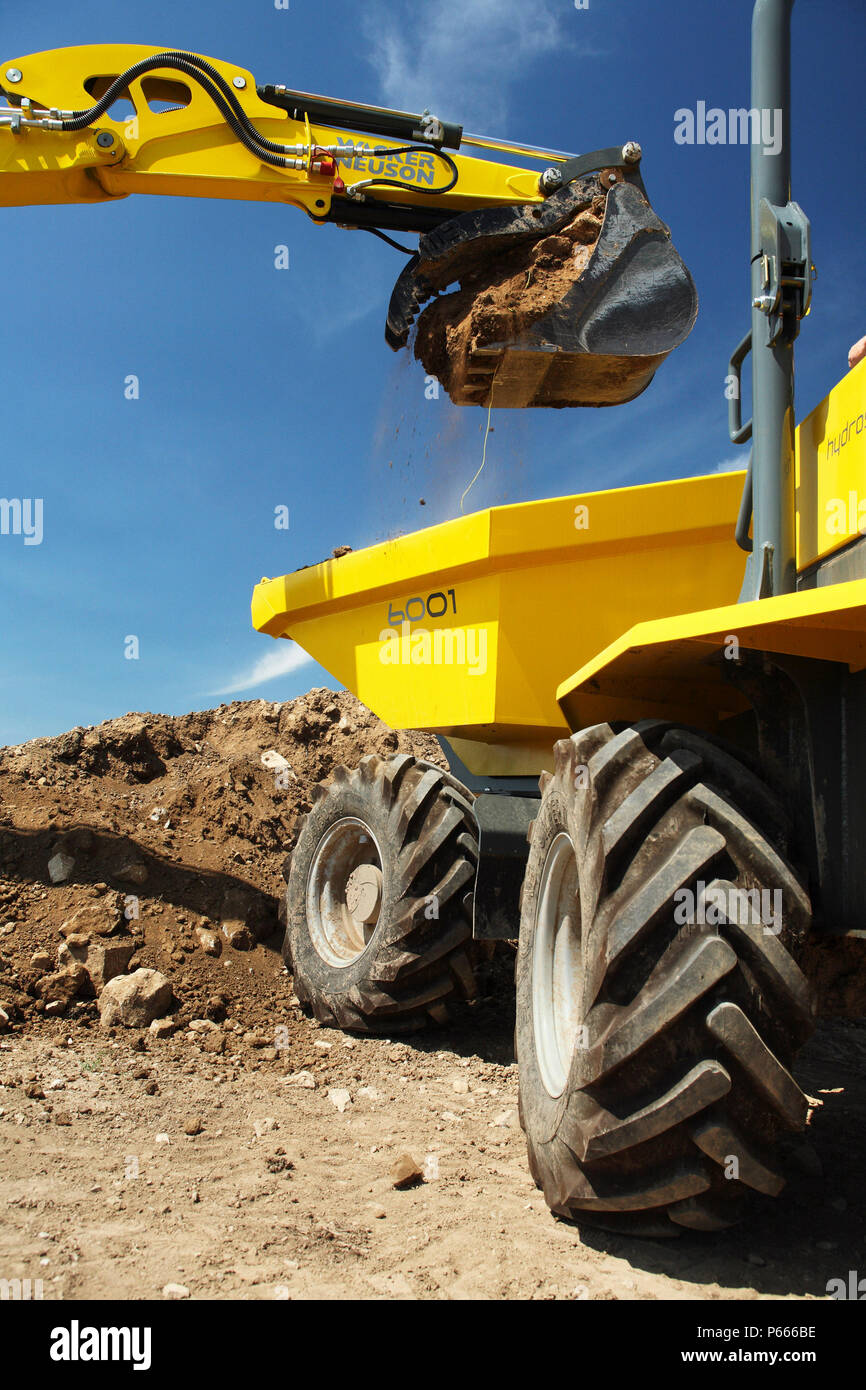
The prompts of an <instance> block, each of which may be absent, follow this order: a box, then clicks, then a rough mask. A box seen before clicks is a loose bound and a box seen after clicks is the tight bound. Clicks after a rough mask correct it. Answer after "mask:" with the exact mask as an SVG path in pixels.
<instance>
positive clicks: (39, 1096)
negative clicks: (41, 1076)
mask: <svg viewBox="0 0 866 1390" xmlns="http://www.w3.org/2000/svg"><path fill="white" fill-rule="evenodd" d="M24 1094H25V1096H27V1097H28V1098H29V1099H30V1100H44V1099H45V1092H44V1091H43V1089H42V1087H41V1086H40V1085H39V1082H38V1081H28V1082H27V1085H26V1086H25V1087H24Z"/></svg>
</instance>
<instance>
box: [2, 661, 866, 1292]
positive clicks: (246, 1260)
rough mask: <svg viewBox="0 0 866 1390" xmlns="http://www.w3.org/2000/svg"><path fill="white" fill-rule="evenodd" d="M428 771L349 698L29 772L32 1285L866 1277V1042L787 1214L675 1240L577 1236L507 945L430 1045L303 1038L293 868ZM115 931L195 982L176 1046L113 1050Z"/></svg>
mask: <svg viewBox="0 0 866 1390" xmlns="http://www.w3.org/2000/svg"><path fill="white" fill-rule="evenodd" d="M398 750H402V751H407V752H414V753H416V754H417V755H419V756H422V757H426V758H428V759H431V760H433V761H437V762H439V763H441V756H440V754H439V750H438V746H437V744H436V742H435V741H434V740H433V739H432V738H431V737H430V736H428V735H425V734H419V733H411V732H404V733H399V734H398V733H395V732H394V731H392V730H390V729H389V728H387V726H386V725H384V724H383V723H382V722H381V721H380V720H379V719H377V718H376V716H375V715H373V714H371V713H370V711H369V710H367V709H366V708H365V707H364V706H363V705H361V704H359V702H358V701H357V700H355V699H354V697H353V696H351V695H349V694H347V693H346V692H338V693H334V692H332V691H330V690H324V689H322V690H313V691H311V692H310V693H309V694H308V695H306V696H304V697H302V698H300V699H297V700H293V701H289V702H287V703H284V704H270V703H268V702H265V701H253V702H248V703H235V704H230V705H225V706H222V707H221V708H219V709H216V710H210V711H207V712H203V713H197V714H189V715H185V716H182V717H178V718H167V717H164V716H161V715H153V714H141V715H127V716H125V717H124V718H121V719H114V720H110V721H108V722H107V723H104V724H101V725H99V726H97V727H95V728H90V729H74V730H72V731H71V732H70V733H68V734H64V735H63V736H61V737H60V738H54V739H35V740H32V741H31V742H29V743H26V744H24V745H22V746H21V747H19V748H5V749H0V1162H2V1171H3V1222H2V1227H0V1271H2V1274H3V1277H4V1278H6V1279H15V1278H21V1279H27V1278H29V1279H31V1280H41V1281H42V1287H43V1289H44V1295H43V1296H44V1297H45V1298H46V1299H87V1298H121V1299H151V1298H183V1297H190V1298H194V1299H220V1300H222V1299H229V1298H244V1299H295V1298H314V1297H316V1298H333V1299H346V1298H352V1297H359V1298H420V1299H454V1298H497V1299H498V1298H505V1299H514V1298H540V1299H581V1300H593V1299H604V1300H610V1299H619V1300H632V1299H641V1300H644V1299H649V1300H654V1299H666V1298H671V1299H689V1298H702V1299H711V1300H712V1299H720V1298H721V1299H728V1298H738V1299H757V1298H780V1297H784V1298H796V1299H802V1298H807V1299H808V1298H826V1297H827V1283H828V1281H829V1280H830V1279H833V1278H837V1277H840V1276H841V1277H845V1276H846V1275H847V1271H848V1270H851V1269H862V1268H863V1267H864V1261H866V1196H864V1191H863V1184H862V1182H861V1181H860V1173H861V1171H862V1169H863V1166H864V1164H866V1123H864V1121H866V1028H864V1026H863V1024H862V1023H854V1022H841V1021H838V1022H834V1023H828V1024H825V1025H823V1026H822V1027H821V1029H820V1030H819V1032H818V1034H817V1036H816V1037H815V1038H814V1039H813V1041H812V1042H811V1043H810V1044H809V1046H808V1047H807V1048H806V1049H805V1050H804V1052H803V1054H802V1055H801V1058H800V1061H799V1062H798V1064H797V1067H796V1072H797V1077H798V1079H799V1080H800V1082H801V1084H802V1085H803V1086H804V1087H805V1089H806V1091H807V1092H808V1094H809V1096H810V1097H811V1100H810V1106H811V1114H810V1124H809V1129H808V1136H809V1138H808V1141H807V1142H806V1143H805V1144H798V1145H797V1146H796V1148H795V1149H794V1151H793V1152H792V1155H791V1159H792V1162H793V1167H794V1174H793V1177H792V1180H791V1182H790V1185H789V1187H788V1189H787V1190H786V1191H785V1192H784V1193H783V1194H782V1196H781V1197H780V1198H779V1199H778V1200H777V1201H776V1202H774V1203H772V1204H771V1205H770V1207H769V1208H768V1209H767V1210H766V1211H765V1212H764V1213H763V1214H762V1215H761V1216H759V1217H758V1219H757V1220H756V1221H753V1222H752V1224H751V1225H749V1226H747V1227H742V1228H735V1229H733V1230H731V1231H726V1232H724V1233H722V1234H721V1236H714V1237H709V1236H703V1235H699V1234H697V1233H683V1235H682V1236H681V1237H680V1239H679V1240H676V1241H672V1242H658V1241H638V1240H634V1239H631V1238H627V1237H622V1236H611V1235H604V1234H601V1233H598V1232H596V1233H593V1232H592V1231H591V1230H588V1229H583V1230H580V1229H578V1228H577V1227H575V1226H572V1225H569V1224H568V1223H565V1222H558V1221H555V1220H554V1219H553V1218H552V1217H551V1216H550V1214H549V1212H548V1211H547V1209H546V1207H545V1204H544V1200H543V1198H542V1196H541V1194H540V1193H539V1192H538V1191H537V1190H536V1188H535V1186H534V1184H533V1182H532V1178H531V1176H530V1174H529V1171H528V1168H527V1164H526V1153H525V1146H524V1143H523V1138H522V1135H521V1132H520V1127H519V1122H518V1114H517V1068H516V1065H515V1063H514V1058H513V1037H514V987H513V953H512V952H511V950H510V949H509V948H508V947H507V946H503V947H502V948H501V949H500V950H499V952H498V953H497V954H496V955H494V956H493V957H492V958H491V959H488V960H487V961H486V962H482V963H481V965H480V966H479V969H478V978H479V994H478V997H477V998H476V999H475V1000H473V1001H471V1002H470V1003H466V1004H463V1005H461V1006H459V1008H458V1009H457V1010H456V1012H455V1017H454V1019H453V1021H452V1022H451V1023H450V1024H448V1025H447V1026H445V1027H443V1028H439V1029H431V1030H430V1031H429V1032H425V1033H421V1034H418V1035H416V1036H414V1037H412V1038H411V1039H409V1040H408V1041H405V1040H400V1041H398V1040H395V1039H392V1040H389V1039H384V1038H365V1037H354V1038H352V1037H347V1036H346V1035H344V1034H342V1033H340V1032H337V1031H334V1030H329V1029H323V1028H320V1027H319V1026H318V1024H317V1023H316V1022H315V1021H314V1020H312V1019H310V1018H308V1017H306V1016H305V1014H304V1013H303V1012H302V1010H301V1007H300V1005H299V1004H298V1001H297V998H296V997H295V995H294V992H293V988H292V978H291V975H290V974H289V973H288V972H287V970H286V967H285V966H284V964H283V961H282V958H281V955H280V942H281V931H280V929H279V926H278V920H277V918H278V909H279V900H280V898H281V895H282V891H283V878H282V872H281V870H282V866H283V863H284V860H285V857H286V854H287V853H288V852H289V850H290V849H291V847H292V844H293V842H294V839H295V836H296V834H297V832H298V828H299V821H300V819H301V818H302V817H303V815H304V814H305V812H306V811H307V809H308V808H309V806H310V804H311V797H312V794H313V787H314V786H315V784H316V783H317V782H319V781H322V780H326V779H328V778H329V777H330V776H331V774H332V773H333V770H334V768H335V767H336V766H337V765H339V764H347V765H349V766H353V765H355V764H356V763H357V762H358V761H359V760H360V758H361V757H362V756H363V755H364V754H365V753H371V752H375V753H379V754H385V755H387V754H390V753H394V752H397V751H398ZM58 861H59V868H60V871H61V872H60V878H59V879H57V875H58ZM49 864H51V865H53V870H54V873H53V875H52V872H51V870H50V869H49ZM55 879H57V881H54V880H55ZM133 907H134V909H135V911H134V912H131V909H132V908H133ZM130 913H131V915H129V914H130ZM88 936H89V937H90V940H91V942H93V943H97V945H98V949H99V950H100V951H102V950H106V949H109V948H111V949H114V948H119V949H122V950H124V951H125V952H126V953H127V954H128V953H129V951H130V949H131V950H132V956H131V959H129V960H128V963H127V965H126V970H127V972H129V971H134V970H136V968H137V967H138V966H143V967H146V968H149V969H152V970H157V971H160V972H162V973H163V974H164V975H165V976H166V977H167V978H168V979H169V981H170V983H171V989H172V994H173V1001H174V1002H173V1003H172V1005H171V1009H170V1012H169V1014H168V1016H167V1017H165V1018H163V1019H160V1020H158V1021H157V1022H158V1027H157V1029H156V1031H154V1029H152V1028H144V1027H141V1028H139V1027H126V1026H120V1025H112V1026H104V1025H103V1023H102V1022H101V1020H100V1015H99V1006H98V1000H97V998H95V997H94V992H93V989H92V988H89V987H88V980H87V976H86V974H84V975H83V974H82V972H81V971H80V970H75V969H72V968H70V967H68V966H64V965H63V960H64V955H65V954H66V953H67V952H68V951H69V950H70V949H71V950H73V951H74V950H82V949H87V947H86V946H83V945H82V944H81V938H85V937H88ZM76 940H78V942H79V945H78V946H76V944H75V943H76ZM407 1174H409V1175H410V1176H409V1177H408V1178H407V1176H406V1175H407Z"/></svg>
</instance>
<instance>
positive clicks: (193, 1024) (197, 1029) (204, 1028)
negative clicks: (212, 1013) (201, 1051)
mask: <svg viewBox="0 0 866 1390" xmlns="http://www.w3.org/2000/svg"><path fill="white" fill-rule="evenodd" d="M187 1027H188V1028H191V1029H192V1031H193V1032H194V1033H218V1032H219V1024H218V1023H214V1022H213V1020H212V1019H210V1018H191V1019H190V1021H189V1023H188V1024H187Z"/></svg>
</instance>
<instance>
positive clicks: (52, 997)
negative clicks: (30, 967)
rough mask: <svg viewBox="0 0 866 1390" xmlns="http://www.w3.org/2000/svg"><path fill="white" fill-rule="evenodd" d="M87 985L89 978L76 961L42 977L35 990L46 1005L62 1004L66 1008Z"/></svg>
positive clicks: (55, 1010)
mask: <svg viewBox="0 0 866 1390" xmlns="http://www.w3.org/2000/svg"><path fill="white" fill-rule="evenodd" d="M89 985H90V977H89V975H88V974H87V971H86V970H85V969H84V966H83V965H81V964H80V963H79V962H78V961H71V962H70V963H69V964H68V965H67V966H66V967H65V968H64V969H62V970H57V971H55V972H54V973H53V974H52V975H45V976H43V978H42V979H41V980H40V981H39V984H38V986H37V990H38V993H39V998H40V999H44V1001H45V1003H46V1005H49V1004H62V1005H63V1007H64V1008H67V1007H68V1005H69V1004H71V1003H72V1001H73V999H76V998H77V997H78V995H79V994H81V993H82V992H83V991H85V990H86V989H87V988H88V987H89ZM58 1012H61V1011H60V1010H57V1009H52V1013H58Z"/></svg>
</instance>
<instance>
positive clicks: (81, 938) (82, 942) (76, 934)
mask: <svg viewBox="0 0 866 1390" xmlns="http://www.w3.org/2000/svg"><path fill="white" fill-rule="evenodd" d="M62 930H63V928H62V927H61V931H62ZM90 939H91V938H90V936H89V935H88V933H87V932H86V931H71V932H70V933H69V935H68V936H67V938H66V943H67V945H69V946H86V945H87V943H88V941H90Z"/></svg>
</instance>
